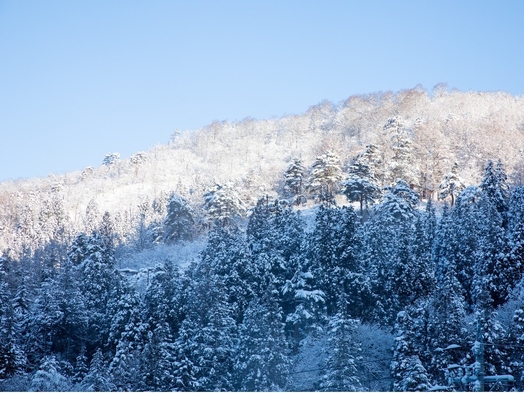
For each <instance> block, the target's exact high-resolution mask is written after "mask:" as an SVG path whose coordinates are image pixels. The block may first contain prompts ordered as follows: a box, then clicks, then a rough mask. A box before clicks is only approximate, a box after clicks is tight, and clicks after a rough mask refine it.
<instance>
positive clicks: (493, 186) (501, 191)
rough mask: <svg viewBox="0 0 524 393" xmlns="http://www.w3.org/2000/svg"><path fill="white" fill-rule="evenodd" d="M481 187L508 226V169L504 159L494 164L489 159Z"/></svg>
mask: <svg viewBox="0 0 524 393" xmlns="http://www.w3.org/2000/svg"><path fill="white" fill-rule="evenodd" d="M480 189H481V190H482V191H484V193H485V194H486V195H487V198H488V200H489V201H490V202H491V203H492V204H493V205H494V206H495V208H496V209H497V211H498V212H499V214H500V215H501V216H502V219H503V223H504V224H503V225H504V227H505V226H506V213H507V210H508V201H509V188H508V185H507V176H506V170H505V169H504V165H503V164H502V161H500V160H499V161H498V162H497V164H493V161H491V160H489V161H488V163H487V165H486V168H485V169H484V177H483V179H482V182H481V184H480Z"/></svg>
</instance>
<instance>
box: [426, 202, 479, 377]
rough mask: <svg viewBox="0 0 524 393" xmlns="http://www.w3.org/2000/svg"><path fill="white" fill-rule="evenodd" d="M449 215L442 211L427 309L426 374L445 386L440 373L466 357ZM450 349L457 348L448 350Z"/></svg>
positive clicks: (462, 362) (465, 333) (463, 313)
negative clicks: (434, 276) (432, 284)
mask: <svg viewBox="0 0 524 393" xmlns="http://www.w3.org/2000/svg"><path fill="white" fill-rule="evenodd" d="M449 230H450V216H449V213H448V211H447V210H445V211H444V213H443V217H442V220H441V223H440V225H439V230H438V233H437V240H436V243H435V248H434V250H435V251H434V254H433V258H434V261H435V264H436V268H435V270H436V272H437V274H436V289H435V290H434V291H433V292H432V297H431V298H430V300H429V304H428V307H427V310H428V312H427V328H426V331H427V333H426V334H427V337H428V338H427V351H428V356H427V357H428V359H427V360H428V363H427V364H429V366H428V367H427V368H428V371H430V373H431V375H432V376H433V380H434V381H437V382H438V383H439V384H441V385H443V384H446V383H447V381H446V380H445V374H444V373H443V372H442V370H445V369H447V367H448V366H450V365H457V364H458V365H465V363H466V361H467V360H468V356H469V344H468V342H467V339H468V331H467V329H466V309H465V301H464V297H463V296H462V286H461V285H460V283H459V281H458V279H457V276H456V275H457V273H456V270H455V265H454V261H453V259H452V258H453V251H452V249H450V248H449V247H448V246H449V245H448V242H450V241H451V240H452V239H450V236H452V234H450V232H449ZM450 346H459V347H460V348H456V349H448V348H449V347H450Z"/></svg>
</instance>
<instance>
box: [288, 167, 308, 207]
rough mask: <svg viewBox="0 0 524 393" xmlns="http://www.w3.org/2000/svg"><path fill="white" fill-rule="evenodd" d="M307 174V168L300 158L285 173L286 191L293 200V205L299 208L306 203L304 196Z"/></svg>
mask: <svg viewBox="0 0 524 393" xmlns="http://www.w3.org/2000/svg"><path fill="white" fill-rule="evenodd" d="M305 174H306V168H305V167H304V166H303V165H302V161H301V160H299V159H298V158H295V159H293V162H292V163H291V164H289V166H288V167H287V169H286V172H285V173H284V183H285V185H284V191H285V192H286V194H287V195H289V196H290V197H292V198H293V203H294V204H295V205H297V206H298V205H300V204H303V203H305V202H306V197H305V196H304V176H305Z"/></svg>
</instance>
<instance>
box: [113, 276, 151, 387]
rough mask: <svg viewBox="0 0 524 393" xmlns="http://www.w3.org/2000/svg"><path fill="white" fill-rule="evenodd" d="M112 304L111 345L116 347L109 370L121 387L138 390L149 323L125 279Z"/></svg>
mask: <svg viewBox="0 0 524 393" xmlns="http://www.w3.org/2000/svg"><path fill="white" fill-rule="evenodd" d="M113 297H114V300H112V301H111V302H110V303H109V304H108V310H109V313H108V314H109V315H111V318H110V328H109V334H108V342H107V343H108V346H109V348H110V349H111V350H112V352H113V351H114V356H113V357H112V359H111V361H110V363H109V365H108V371H109V376H110V379H111V380H112V381H113V382H114V384H115V385H116V387H117V388H118V389H123V390H137V389H139V388H140V387H141V385H140V383H141V382H142V381H141V379H140V378H139V377H138V376H139V375H140V354H141V353H142V350H143V348H144V345H145V344H146V341H147V328H148V326H147V324H146V323H145V322H144V321H143V310H142V309H141V308H140V301H139V298H138V294H137V293H136V292H135V290H134V289H133V288H131V287H130V286H129V285H126V284H125V283H122V285H119V286H118V287H117V288H116V290H115V291H113Z"/></svg>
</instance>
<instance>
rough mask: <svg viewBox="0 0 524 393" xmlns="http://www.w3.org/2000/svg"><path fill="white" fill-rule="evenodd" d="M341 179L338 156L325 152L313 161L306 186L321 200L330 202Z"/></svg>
mask: <svg viewBox="0 0 524 393" xmlns="http://www.w3.org/2000/svg"><path fill="white" fill-rule="evenodd" d="M341 180H342V169H341V163H340V158H339V157H338V156H337V155H336V154H335V153H333V152H326V153H325V154H322V155H321V156H318V157H317V158H316V159H315V161H314V162H313V165H312V166H311V173H310V176H309V180H308V184H307V186H306V187H307V189H308V190H309V192H310V193H313V194H315V195H316V196H317V197H318V198H319V199H320V200H321V201H325V202H328V203H332V202H333V201H334V194H335V192H336V191H337V190H338V187H339V183H340V181H341Z"/></svg>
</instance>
